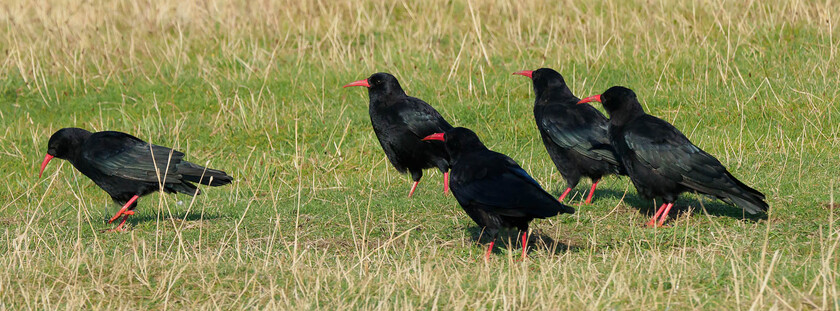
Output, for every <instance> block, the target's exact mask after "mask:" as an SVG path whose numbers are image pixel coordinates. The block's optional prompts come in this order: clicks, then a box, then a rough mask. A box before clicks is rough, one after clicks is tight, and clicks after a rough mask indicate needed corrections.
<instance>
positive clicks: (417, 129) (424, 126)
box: [398, 96, 452, 139]
mask: <svg viewBox="0 0 840 311" xmlns="http://www.w3.org/2000/svg"><path fill="white" fill-rule="evenodd" d="M406 104H407V105H406V106H404V107H403V109H400V110H399V111H398V113H399V116H400V118H402V119H403V120H404V121H405V123H406V126H407V127H408V129H409V130H410V131H411V132H412V133H414V135H417V137H420V138H421V139H422V138H424V137H426V136H429V135H431V134H434V133H443V132H446V131H448V130H451V129H452V125H450V124H449V122H446V119H444V118H443V116H441V115H440V113H439V112H438V111H437V110H435V108H432V106H430V105H429V104H427V103H426V102H424V101H422V100H420V99H418V98H414V97H411V96H406Z"/></svg>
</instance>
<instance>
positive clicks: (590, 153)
mask: <svg viewBox="0 0 840 311" xmlns="http://www.w3.org/2000/svg"><path fill="white" fill-rule="evenodd" d="M531 75H532V76H531V79H532V81H533V86H534V94H535V97H536V98H535V100H534V119H535V120H536V122H537V127H538V128H539V131H540V136H541V137H542V140H543V144H544V145H545V148H546V151H547V152H548V154H549V156H550V157H551V160H552V161H553V162H554V165H555V166H556V167H557V170H558V171H560V174H561V175H562V176H563V178H564V179H565V180H566V185H567V188H568V189H574V188H575V187H576V186H577V184H578V182H579V181H580V179H581V177H588V178H590V179H591V180H592V181H593V183H594V182H597V181H598V180H600V179H601V177H602V176H606V175H611V174H624V172H623V168H622V167H621V164H620V162H619V160H618V159H617V156H616V153H615V150H614V149H613V147H612V146H611V145H610V142H609V135H608V134H607V125H608V120H607V118H606V117H605V116H604V115H603V114H601V112H600V111H598V110H597V109H595V107H592V106H590V105H588V104H580V105H577V102H578V101H580V99H579V98H577V97H576V96H575V95H574V94H572V91H571V90H570V89H569V87H568V86H567V85H566V81H565V80H564V79H563V76H562V75H560V73H558V72H557V71H554V70H553V69H550V68H541V69H538V70H535V71H533V72H531ZM593 190H594V185H593ZM567 193H568V192H566V193H564V194H567ZM561 200H562V199H561ZM589 200H591V191H590V198H589Z"/></svg>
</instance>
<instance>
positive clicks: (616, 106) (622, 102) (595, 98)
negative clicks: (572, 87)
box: [578, 86, 642, 118]
mask: <svg viewBox="0 0 840 311" xmlns="http://www.w3.org/2000/svg"><path fill="white" fill-rule="evenodd" d="M590 102H599V103H601V104H602V105H604V110H606V111H607V113H608V114H609V115H610V118H614V117H616V116H618V115H621V114H625V113H628V112H635V111H642V110H641V108H642V106H641V104H639V100H638V99H636V93H634V92H633V90H631V89H628V88H626V87H623V86H613V87H611V88H609V89H607V91H606V92H604V93H602V94H599V95H592V96H589V97H587V98H584V99H581V100H580V101H579V102H578V104H584V103H590Z"/></svg>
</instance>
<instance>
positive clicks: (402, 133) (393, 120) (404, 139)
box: [344, 72, 452, 197]
mask: <svg viewBox="0 0 840 311" xmlns="http://www.w3.org/2000/svg"><path fill="white" fill-rule="evenodd" d="M350 86H364V87H367V88H368V97H369V98H370V104H369V106H368V112H369V113H370V122H371V124H372V125H373V132H374V133H375V134H376V138H377V139H379V144H380V145H381V146H382V150H384V151H385V155H386V156H387V157H388V160H389V161H390V162H391V164H393V165H394V168H396V169H397V171H399V172H400V173H406V171H408V172H409V173H411V179H412V180H414V184H413V185H412V186H411V190H410V191H409V192H408V197H411V196H412V195H413V194H414V190H416V189H417V184H419V183H420V178H421V177H423V169H426V168H432V167H436V168H438V169H439V170H440V171H441V173H443V176H444V177H443V192H444V194H446V193H448V192H449V156H448V155H447V154H446V150H445V149H444V147H443V144H441V143H428V142H423V141H422V139H423V137H426V136H428V135H431V134H433V133H438V132H445V131H448V130H450V129H452V125H449V122H446V120H444V119H443V117H442V116H441V115H440V113H438V112H437V110H435V108H432V106H430V105H429V104H427V103H426V102H424V101H422V100H420V99H418V98H414V97H411V96H408V95H406V94H405V91H403V89H402V87H400V83H399V81H397V78H395V77H394V76H393V75H391V74H389V73H384V72H380V73H375V74H373V75H371V76H370V77H369V78H367V79H364V80H359V81H355V82H351V83H349V84H347V85H345V86H344V87H350Z"/></svg>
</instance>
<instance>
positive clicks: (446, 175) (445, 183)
mask: <svg viewBox="0 0 840 311" xmlns="http://www.w3.org/2000/svg"><path fill="white" fill-rule="evenodd" d="M447 194H449V172H446V173H443V195H447Z"/></svg>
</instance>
